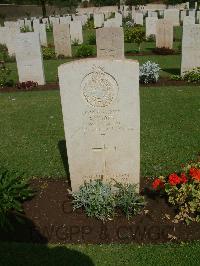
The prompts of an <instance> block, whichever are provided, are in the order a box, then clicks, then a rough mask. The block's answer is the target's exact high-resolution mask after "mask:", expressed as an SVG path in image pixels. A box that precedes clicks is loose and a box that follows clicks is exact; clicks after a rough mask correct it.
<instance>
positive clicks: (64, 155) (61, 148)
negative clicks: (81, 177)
mask: <svg viewBox="0 0 200 266" xmlns="http://www.w3.org/2000/svg"><path fill="white" fill-rule="evenodd" d="M58 149H59V151H60V155H61V158H62V162H63V165H64V168H65V173H66V175H67V177H68V179H69V180H70V172H69V163H68V156H67V148H66V141H65V140H64V139H63V140H60V141H59V142H58Z"/></svg>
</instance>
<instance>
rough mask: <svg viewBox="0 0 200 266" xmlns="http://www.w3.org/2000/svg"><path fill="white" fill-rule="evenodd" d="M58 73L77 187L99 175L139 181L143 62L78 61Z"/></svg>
mask: <svg viewBox="0 0 200 266" xmlns="http://www.w3.org/2000/svg"><path fill="white" fill-rule="evenodd" d="M58 73H59V83H60V94H61V103H62V112H63V120H64V129H65V138H66V145H67V153H68V162H69V170H70V179H71V185H72V191H77V190H78V188H79V186H80V185H82V184H83V183H84V181H89V180H91V179H93V180H94V179H100V178H102V179H103V180H104V181H108V180H113V179H115V180H116V181H120V182H130V183H137V184H138V183H139V174H140V108H139V106H140V104H139V64H138V62H137V61H133V60H125V59H121V60H120V59H118V60H115V59H113V60H108V59H87V60H79V61H77V62H70V63H66V64H64V65H61V66H60V67H59V69H58Z"/></svg>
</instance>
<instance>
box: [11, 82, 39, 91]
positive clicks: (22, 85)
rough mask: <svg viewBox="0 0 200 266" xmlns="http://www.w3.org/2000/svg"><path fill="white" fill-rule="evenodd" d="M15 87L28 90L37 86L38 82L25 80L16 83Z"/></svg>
mask: <svg viewBox="0 0 200 266" xmlns="http://www.w3.org/2000/svg"><path fill="white" fill-rule="evenodd" d="M16 87H17V88H18V89H19V90H30V89H32V88H36V87H38V83H37V82H35V81H25V82H19V83H17V84H16Z"/></svg>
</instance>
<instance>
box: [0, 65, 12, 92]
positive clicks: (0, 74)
mask: <svg viewBox="0 0 200 266" xmlns="http://www.w3.org/2000/svg"><path fill="white" fill-rule="evenodd" d="M10 74H11V70H10V69H9V68H6V67H5V66H3V67H0V86H1V87H6V86H8V87H10V86H13V84H14V81H13V80H12V79H11V78H10Z"/></svg>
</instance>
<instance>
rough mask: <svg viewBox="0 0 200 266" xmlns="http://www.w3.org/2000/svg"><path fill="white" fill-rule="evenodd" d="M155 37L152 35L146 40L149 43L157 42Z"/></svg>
mask: <svg viewBox="0 0 200 266" xmlns="http://www.w3.org/2000/svg"><path fill="white" fill-rule="evenodd" d="M155 39H156V38H155V35H154V34H151V35H149V36H148V37H147V38H146V41H147V42H155Z"/></svg>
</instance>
